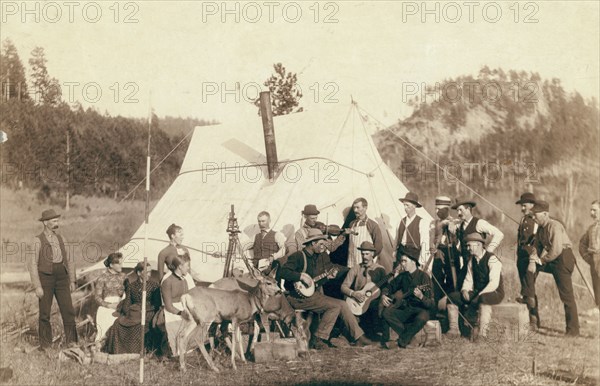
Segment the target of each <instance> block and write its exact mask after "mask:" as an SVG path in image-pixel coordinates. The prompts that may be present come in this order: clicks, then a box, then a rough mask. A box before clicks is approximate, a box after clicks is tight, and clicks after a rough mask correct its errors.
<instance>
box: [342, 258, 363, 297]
mask: <svg viewBox="0 0 600 386" xmlns="http://www.w3.org/2000/svg"><path fill="white" fill-rule="evenodd" d="M358 268H360V265H355V266H354V267H352V268H351V269H350V271H348V274H347V275H346V278H345V279H344V282H343V283H342V287H341V288H340V289H341V291H342V293H343V294H344V295H346V296H348V297H350V295H351V294H352V289H351V288H350V287H351V286H352V285H353V284H354V279H356V274H357V273H358Z"/></svg>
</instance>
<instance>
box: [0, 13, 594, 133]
mask: <svg viewBox="0 0 600 386" xmlns="http://www.w3.org/2000/svg"><path fill="white" fill-rule="evenodd" d="M599 4H600V3H599V2H597V1H589V2H584V1H568V2H567V1H565V2H561V1H535V2H526V1H523V2H515V1H510V2H503V1H496V2H478V1H473V2H462V1H459V2H435V1H429V2H421V1H418V2H413V1H394V2H388V1H371V2H368V3H365V2H354V1H348V2H346V1H344V2H340V1H338V2H331V1H329V2H328V1H323V2H314V1H311V2H277V1H272V2H269V1H257V2H234V1H230V2H227V3H225V2H221V1H218V2H206V1H203V2H191V1H169V2H166V1H145V2H134V1H123V2H114V1H107V2H103V1H96V2H78V1H74V2H62V1H57V2H36V1H32V2H21V1H2V2H1V9H2V15H1V25H0V27H1V29H0V37H1V38H2V39H3V40H4V39H6V38H10V39H11V40H12V41H13V43H14V44H15V45H16V47H17V49H18V52H19V55H20V57H21V60H22V61H23V63H24V64H25V65H26V67H28V66H27V60H28V58H29V57H30V52H31V51H32V50H33V48H34V47H35V46H41V47H43V48H44V49H45V53H46V58H47V60H48V63H47V67H48V71H49V73H50V75H51V76H53V77H56V78H57V79H58V80H59V82H60V83H61V85H62V89H63V98H64V99H66V100H68V101H75V100H78V101H79V102H81V103H82V105H83V106H84V107H89V106H93V107H94V108H96V109H98V110H99V111H100V112H102V113H103V112H105V111H107V112H108V113H109V114H111V115H123V116H132V117H144V116H147V115H148V111H149V109H150V106H151V107H152V109H153V110H154V112H155V113H156V114H157V115H159V116H165V115H170V116H182V117H186V116H191V117H196V118H204V119H217V120H223V119H226V118H227V117H228V116H231V115H232V114H238V113H239V112H240V111H241V110H247V109H250V108H253V107H251V106H250V104H249V102H248V101H249V100H251V99H252V98H253V97H255V96H256V94H257V92H258V88H259V87H261V85H262V83H263V82H264V80H265V79H266V78H268V77H269V76H270V74H271V73H272V66H273V63H277V62H281V63H283V64H284V65H285V66H286V68H287V69H288V70H290V71H292V72H295V73H297V74H298V80H299V84H300V87H301V89H302V91H303V94H304V97H303V99H302V102H301V105H303V106H304V107H305V108H315V107H317V106H318V104H321V103H343V104H347V103H349V102H350V101H351V98H353V99H354V100H355V101H357V102H358V103H359V105H360V106H361V107H362V108H364V109H365V110H366V111H368V112H370V113H371V114H373V115H374V116H376V117H380V118H381V120H382V121H384V122H390V123H393V122H394V121H396V120H397V119H399V118H404V117H406V116H408V115H409V114H410V112H411V111H412V108H411V107H409V106H408V105H407V104H406V103H405V102H406V100H407V99H409V98H412V97H413V96H414V95H416V94H420V91H421V90H422V89H424V88H425V87H426V86H435V84H436V82H441V81H443V80H444V79H448V78H456V77H458V76H461V75H469V74H471V75H476V74H477V73H478V71H479V70H480V69H481V68H482V67H483V66H485V65H487V66H488V67H490V68H498V67H501V68H502V69H504V70H505V71H508V70H511V69H513V70H517V71H521V70H524V71H526V72H538V73H539V74H540V75H541V77H542V79H546V78H547V79H551V78H559V79H560V80H561V82H562V84H563V87H564V88H565V89H566V90H567V91H568V92H572V91H575V90H576V91H578V92H579V93H580V94H582V95H583V96H584V97H585V98H590V97H595V98H596V99H598V97H599V79H598V75H599V68H600V65H599V56H600V55H599V47H600V41H599V40H600V32H599V25H600V23H599Z"/></svg>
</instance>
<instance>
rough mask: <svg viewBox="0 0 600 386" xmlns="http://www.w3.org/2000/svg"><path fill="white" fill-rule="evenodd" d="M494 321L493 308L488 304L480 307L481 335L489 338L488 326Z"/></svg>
mask: <svg viewBox="0 0 600 386" xmlns="http://www.w3.org/2000/svg"><path fill="white" fill-rule="evenodd" d="M491 320H492V306H490V305H488V304H480V305H479V323H478V324H479V335H480V336H481V337H482V338H487V332H488V326H489V324H490V321H491Z"/></svg>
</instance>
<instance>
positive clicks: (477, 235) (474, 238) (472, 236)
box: [465, 232, 485, 244]
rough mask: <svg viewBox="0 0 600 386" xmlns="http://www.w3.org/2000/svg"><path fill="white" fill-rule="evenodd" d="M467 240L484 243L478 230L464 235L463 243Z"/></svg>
mask: <svg viewBox="0 0 600 386" xmlns="http://www.w3.org/2000/svg"><path fill="white" fill-rule="evenodd" d="M469 241H479V242H480V243H482V244H485V239H484V238H483V236H482V235H481V233H479V232H473V233H469V234H468V235H466V236H465V243H468V242H469Z"/></svg>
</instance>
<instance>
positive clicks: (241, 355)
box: [236, 324, 246, 363]
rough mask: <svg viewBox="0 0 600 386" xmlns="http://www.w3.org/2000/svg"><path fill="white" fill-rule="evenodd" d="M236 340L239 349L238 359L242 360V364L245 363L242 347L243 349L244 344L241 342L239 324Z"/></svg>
mask: <svg viewBox="0 0 600 386" xmlns="http://www.w3.org/2000/svg"><path fill="white" fill-rule="evenodd" d="M236 339H237V341H238V346H239V348H240V357H241V358H242V362H244V363H246V355H244V347H243V344H244V342H243V341H242V330H241V329H240V326H239V324H238V328H237V337H236Z"/></svg>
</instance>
